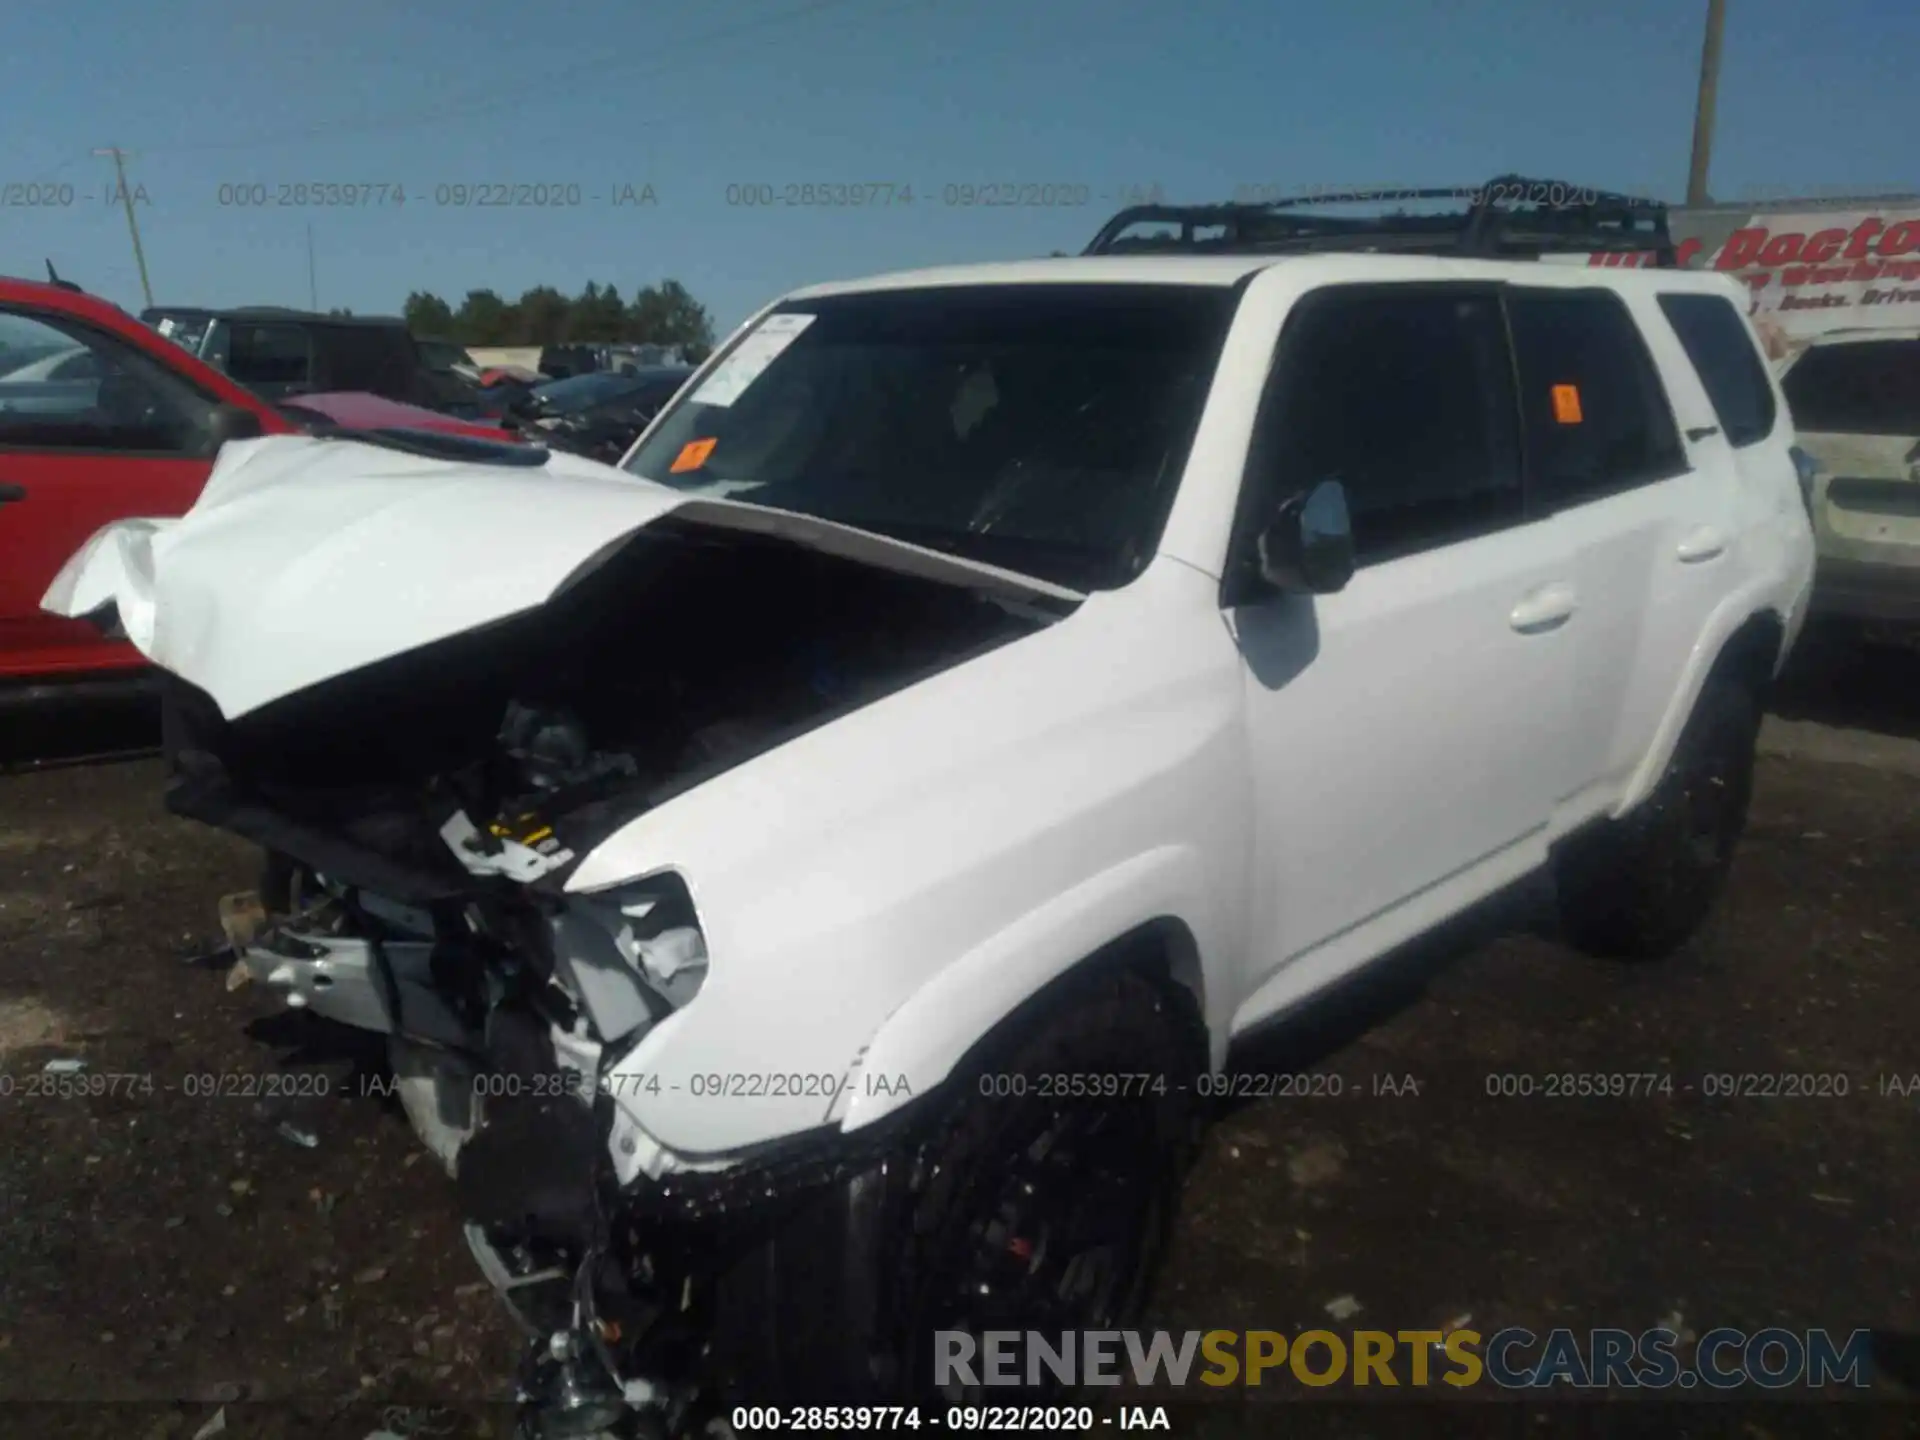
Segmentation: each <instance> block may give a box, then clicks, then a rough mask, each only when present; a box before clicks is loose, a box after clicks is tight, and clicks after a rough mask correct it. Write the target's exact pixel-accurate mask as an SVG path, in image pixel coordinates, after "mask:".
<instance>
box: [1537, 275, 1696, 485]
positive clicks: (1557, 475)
mask: <svg viewBox="0 0 1920 1440" xmlns="http://www.w3.org/2000/svg"><path fill="white" fill-rule="evenodd" d="M1507 313H1508V317H1509V321H1510V323H1511V325H1512V327H1513V345H1514V354H1515V358H1516V359H1517V361H1518V362H1519V372H1520V410H1521V414H1522V416H1523V417H1524V418H1525V421H1526V427H1527V468H1528V471H1529V475H1530V479H1531V480H1532V483H1533V486H1534V489H1535V493H1536V495H1537V496H1538V498H1539V499H1540V500H1542V501H1543V502H1544V503H1545V504H1546V506H1548V507H1549V508H1552V507H1557V506H1562V505H1577V504H1579V503H1581V502H1582V501H1585V500H1594V499H1598V498H1600V497H1601V496H1603V495H1611V494H1614V493H1616V492H1618V491H1621V490H1629V489H1632V488H1633V487H1634V486H1636V485H1647V484H1651V483H1652V482H1653V481H1656V480H1665V479H1667V478H1669V477H1670V476H1673V475H1678V474H1680V473H1681V472H1682V471H1684V470H1685V469H1686V468H1687V461H1686V453H1685V451H1683V450H1682V449H1681V448H1680V435H1679V432H1678V431H1677V430H1676V429H1675V428H1674V423H1673V411H1672V410H1671V408H1669V406H1668V404H1667V397H1666V392H1665V391H1664V390H1663V389H1662V388H1661V386H1660V376H1659V373H1658V372H1657V371H1656V370H1655V369H1654V365H1653V360H1652V357H1650V356H1649V355H1648V354H1647V348H1646V344H1645V342H1643V341H1642V340H1641V338H1640V332H1639V331H1638V330H1637V329H1635V328H1634V323H1633V317H1632V316H1631V315H1629V314H1628V313H1627V307H1626V306H1625V305H1624V304H1622V303H1621V301H1620V298H1619V297H1618V296H1617V295H1614V294H1611V293H1610V292H1608V291H1604V290H1514V291H1511V292H1510V293H1509V296H1508V300H1507Z"/></svg>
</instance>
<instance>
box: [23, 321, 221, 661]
mask: <svg viewBox="0 0 1920 1440" xmlns="http://www.w3.org/2000/svg"><path fill="white" fill-rule="evenodd" d="M209 409H210V402H209V401H208V400H207V399H206V398H205V397H203V396H201V395H199V394H198V393H197V392H196V391H195V390H193V388H192V387H191V386H189V385H187V384H186V383H185V382H184V381H183V380H181V379H180V378H179V377H178V376H176V375H173V374H171V373H170V372H169V371H167V370H166V369H165V368H164V367H163V366H161V365H160V364H158V363H157V362H155V361H154V360H153V359H152V358H150V357H149V356H146V355H143V354H141V353H140V352H139V351H138V350H136V349H135V348H134V347H132V346H129V345H126V344H124V343H122V342H121V341H120V340H118V339H117V338H115V337H114V336H112V335H110V334H107V333H106V332H104V331H100V330H96V329H94V328H92V327H91V326H88V325H86V324H84V323H81V322H77V321H75V320H73V319H71V318H70V317H67V316H64V315H59V314H56V313H53V312H48V311H38V310H33V309H30V308H26V307H22V306H12V305H0V679H27V678H47V677H59V676H62V675H69V674H74V673H77V672H84V671H89V670H102V669H112V668H118V667H123V666H128V665H136V664H139V663H140V657H139V655H138V654H137V653H136V652H135V651H134V650H133V648H132V647H131V646H129V645H126V644H124V643H110V642H107V641H105V640H103V639H102V638H101V637H100V634H99V632H98V631H96V630H95V629H94V628H93V627H92V626H90V625H88V624H86V623H84V622H82V621H77V620H66V619H62V618H60V617H58V616H53V615H48V614H46V613H45V612H44V611H42V610H41V608H40V599H41V597H42V596H43V595H45V594H46V590H47V586H48V585H49V584H50V583H51V582H52V580H53V577H54V576H55V575H56V574H57V573H58V572H59V570H60V567H61V566H62V565H64V564H65V563H66V561H67V560H68V558H69V557H70V556H72V555H73V553H74V552H75V551H77V550H78V549H79V548H80V547H81V546H82V545H83V544H85V542H86V540H87V538H88V537H89V536H91V535H92V534H93V533H94V531H96V530H98V529H99V528H100V527H101V526H103V525H105V524H107V523H108V522H109V521H113V520H120V519H125V518H127V517H129V516H149V515H150V516H172V515H180V514H183V513H185V511H186V510H187V508H188V507H189V506H191V505H192V504H193V502H194V499H195V497H196V496H197V495H198V494H199V493H200V488H201V486H202V485H203V484H205V482H206V478H207V472H208V470H209V469H210V468H211V460H210V458H209V455H208V453H207V451H208V442H207V433H206V419H207V414H208V412H209Z"/></svg>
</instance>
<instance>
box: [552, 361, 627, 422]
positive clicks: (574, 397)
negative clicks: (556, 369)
mask: <svg viewBox="0 0 1920 1440" xmlns="http://www.w3.org/2000/svg"><path fill="white" fill-rule="evenodd" d="M632 388H633V377H632V376H631V375H621V374H618V373H617V372H615V371H611V370H596V371H594V373H593V374H591V375H575V376H572V377H571V378H569V379H566V380H549V381H547V383H546V384H544V385H536V386H534V387H533V398H534V399H535V400H537V401H538V402H539V403H540V406H541V408H543V409H545V410H549V411H553V412H556V413H564V412H566V411H569V410H581V409H584V408H585V407H587V406H589V405H597V404H599V403H600V402H601V401H603V400H611V399H612V398H613V397H614V396H616V395H618V394H619V393H620V392H621V391H622V390H631V389H632Z"/></svg>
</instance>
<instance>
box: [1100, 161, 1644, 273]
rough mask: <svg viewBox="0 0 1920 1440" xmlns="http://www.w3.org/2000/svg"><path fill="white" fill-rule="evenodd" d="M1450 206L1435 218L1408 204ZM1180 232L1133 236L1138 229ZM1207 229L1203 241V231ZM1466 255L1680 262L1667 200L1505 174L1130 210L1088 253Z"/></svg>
mask: <svg viewBox="0 0 1920 1440" xmlns="http://www.w3.org/2000/svg"><path fill="white" fill-rule="evenodd" d="M1408 201H1417V202H1421V203H1423V204H1428V205H1431V204H1433V203H1435V202H1441V201H1453V202H1456V203H1455V204H1454V206H1452V207H1451V208H1448V209H1441V210H1439V211H1437V212H1431V213H1428V212H1409V211H1408V210H1407V209H1405V208H1404V206H1405V202H1408ZM1353 205H1380V206H1395V207H1398V208H1393V209H1382V210H1381V211H1380V213H1377V214H1372V215H1349V214H1341V215H1326V214H1303V213H1301V212H1302V211H1303V210H1305V209H1307V208H1308V207H1320V206H1353ZM1141 225H1156V226H1177V227H1178V230H1177V232H1176V233H1171V234H1170V233H1165V232H1164V231H1163V232H1162V233H1159V234H1150V235H1129V234H1127V233H1126V232H1127V231H1129V230H1131V229H1133V228H1134V227H1136V226H1141ZM1206 231H1212V232H1215V233H1211V234H1206V233H1202V232H1206ZM1356 250H1357V251H1377V252H1386V253H1390V254H1415V255H1448V256H1472V257H1476V258H1480V259H1490V260H1532V259H1538V258H1539V257H1540V256H1542V255H1548V254H1578V253H1590V252H1593V251H1610V252H1611V251H1633V252H1645V251H1652V252H1654V256H1655V262H1654V263H1655V264H1658V265H1666V266H1672V265H1676V264H1677V263H1678V261H1677V259H1676V257H1675V254H1674V246H1673V237H1672V235H1671V234H1670V233H1669V231H1668V228H1667V206H1666V203H1665V202H1664V201H1661V200H1650V199H1645V198H1642V197H1639V196H1633V195H1621V194H1615V193H1613V192H1611V191H1605V190H1595V189H1593V188H1592V187H1590V186H1583V185H1571V184H1568V183H1566V182H1564V181H1559V180H1530V179H1527V178H1526V177H1524V176H1520V175H1503V176H1501V177H1499V178H1498V179H1495V180H1490V181H1488V182H1487V183H1486V184H1485V185H1480V186H1474V187H1470V188H1464V187H1455V188H1451V189H1437V190H1352V191H1345V192H1339V193H1334V192H1323V193H1313V194H1301V195H1297V196H1287V197H1284V198H1282V199H1280V200H1276V201H1262V202H1260V203H1257V204H1241V203H1233V204H1221V205H1135V206H1132V207H1130V208H1128V209H1125V210H1122V211H1121V212H1120V213H1119V214H1118V215H1115V216H1114V217H1113V218H1112V219H1111V220H1109V221H1108V222H1107V223H1106V224H1105V225H1104V226H1102V227H1101V229H1100V233H1099V234H1098V235H1095V236H1094V237H1093V243H1092V244H1090V245H1088V246H1087V248H1086V249H1085V250H1084V251H1082V252H1081V253H1082V254H1086V255H1140V254H1185V255H1264V254H1301V253H1313V252H1316V251H1356Z"/></svg>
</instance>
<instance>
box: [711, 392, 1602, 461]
mask: <svg viewBox="0 0 1920 1440" xmlns="http://www.w3.org/2000/svg"><path fill="white" fill-rule="evenodd" d="M1553 418H1554V419H1556V420H1558V421H1559V422H1560V423H1561V424H1562V425H1578V424H1579V423H1580V387H1579V386H1578V385H1556V386H1554V387H1553ZM702 458H704V457H702Z"/></svg>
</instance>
